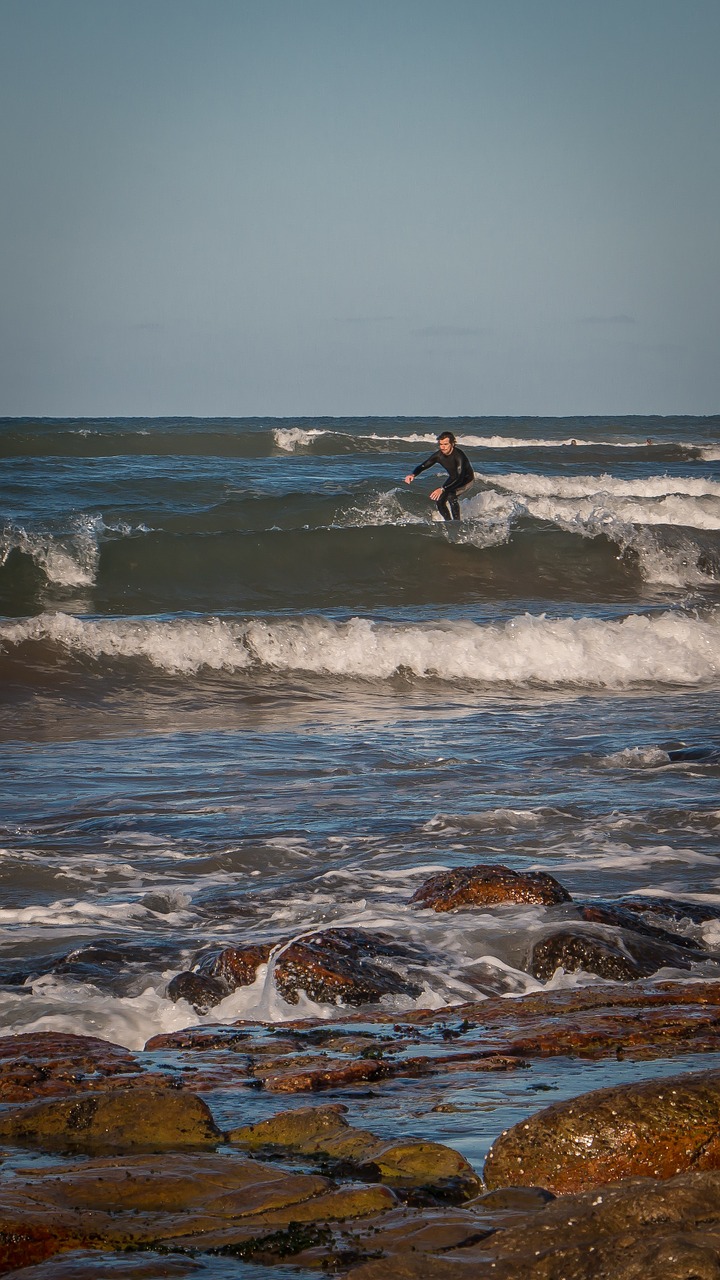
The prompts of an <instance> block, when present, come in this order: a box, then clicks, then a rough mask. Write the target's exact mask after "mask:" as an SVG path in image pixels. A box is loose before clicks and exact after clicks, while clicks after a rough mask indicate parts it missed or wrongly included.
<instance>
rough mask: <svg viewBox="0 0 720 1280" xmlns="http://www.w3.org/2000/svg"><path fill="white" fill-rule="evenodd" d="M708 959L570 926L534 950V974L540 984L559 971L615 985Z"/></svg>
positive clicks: (622, 934)
mask: <svg viewBox="0 0 720 1280" xmlns="http://www.w3.org/2000/svg"><path fill="white" fill-rule="evenodd" d="M706 958H707V957H705V956H703V955H702V953H696V952H694V951H693V952H692V954H690V953H689V952H688V951H687V950H686V949H684V948H682V947H677V946H673V945H671V944H668V943H664V942H656V941H655V940H654V939H653V938H650V937H644V936H643V935H642V934H639V933H634V932H630V931H628V930H626V929H621V930H618V931H617V934H615V935H607V934H603V933H598V932H594V931H592V930H589V929H583V928H582V927H581V926H573V925H568V926H566V927H565V928H564V929H556V930H554V932H553V933H549V934H546V936H545V937H544V938H541V939H540V941H539V942H537V943H536V944H535V946H534V947H533V952H532V958H531V961H530V972H531V973H532V975H533V977H535V978H538V979H539V981H540V982H547V981H549V979H550V978H552V976H553V974H554V973H555V971H556V970H557V969H564V970H565V972H566V973H577V972H578V970H582V971H583V972H584V973H595V974H597V975H598V977H600V978H609V979H612V980H613V981H615V982H629V981H631V980H632V979H633V978H647V977H649V976H650V974H651V973H657V972H658V970H660V969H664V968H671V969H690V968H691V965H692V961H693V960H694V959H697V960H702V959H706Z"/></svg>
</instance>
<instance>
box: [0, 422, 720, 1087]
mask: <svg viewBox="0 0 720 1280" xmlns="http://www.w3.org/2000/svg"><path fill="white" fill-rule="evenodd" d="M446 429H449V430H452V431H454V432H455V433H456V435H457V437H458V442H459V444H460V445H461V447H462V448H463V449H465V451H466V452H467V453H468V455H469V457H470V459H471V461H472V463H473V466H474V468H475V471H476V476H477V483H476V485H475V488H474V490H473V491H472V492H471V494H470V495H469V496H468V497H467V498H466V499H465V500H464V501H463V503H462V510H463V519H462V521H461V522H460V523H458V524H455V523H453V524H445V523H444V522H442V521H439V520H438V519H437V518H436V515H437V513H435V512H434V509H433V506H432V504H431V503H430V502H429V493H430V491H431V489H432V488H434V487H435V484H436V483H437V481H436V480H435V478H434V473H433V472H425V473H423V475H421V476H420V477H419V478H418V479H417V480H416V481H415V482H414V483H413V484H412V485H410V486H408V485H406V484H405V483H404V477H405V476H406V475H407V474H408V473H409V472H410V471H411V470H412V469H413V468H414V467H415V466H416V465H417V463H419V462H420V461H422V460H423V458H425V457H426V456H428V455H429V454H430V453H431V452H432V451H433V450H434V448H435V440H436V436H437V433H438V431H440V430H446ZM719 440H720V418H690V417H687V418H652V419H650V418H625V419H619V418H611V419H605V418H593V419H589V418H572V419H515V418H513V419H497V418H494V419H489V418H462V419H416V418H388V419H380V418H369V419H368V418H357V419H326V418H322V419H298V420H280V421H279V420H270V419H238V420H233V419H207V420H200V419H142V420H138V419H112V420H106V419H101V420H48V419H43V420H34V419H26V420H25V419H24V420H19V419H13V420H7V419H6V420H4V421H1V422H0V455H1V456H2V464H1V465H2V477H1V481H0V486H1V487H0V492H1V493H2V527H1V530H0V610H1V614H0V682H1V685H0V687H1V688H2V707H1V708H0V734H1V744H0V751H1V762H2V778H3V785H2V792H1V796H0V884H1V885H2V893H1V894H0V1034H5V1035H7V1034H10V1033H13V1032H19V1031H26V1030H61V1031H72V1032H79V1033H86V1034H93V1035H99V1036H102V1037H105V1038H107V1039H109V1040H113V1041H116V1042H119V1043H122V1044H124V1045H127V1046H129V1047H131V1048H138V1047H141V1046H142V1045H143V1044H144V1042H145V1041H146V1040H147V1039H148V1038H149V1037H150V1036H151V1035H154V1034H156V1033H158V1032H160V1031H169V1030H173V1029H175V1028H180V1027H183V1026H187V1025H190V1024H193V1023H201V1022H203V1021H213V1022H215V1021H218V1020H227V1021H229V1020H234V1019H238V1018H263V1019H269V1020H271V1021H275V1022H282V1021H283V1020H285V1019H289V1018H296V1017H297V1016H298V1015H313V1016H319V1017H323V1018H337V1016H338V1010H337V1009H336V1008H334V1007H330V1006H323V1005H317V1004H314V1003H313V1002H312V1001H310V1000H309V999H308V998H303V999H302V1000H301V1003H300V1005H295V1006H289V1005H286V1004H285V1003H284V1001H283V1000H282V998H281V997H280V996H279V994H278V993H277V992H276V991H275V989H274V986H273V984H272V981H271V975H269V974H268V972H267V970H261V971H260V974H259V976H258V979H257V981H256V983H255V984H254V985H253V986H252V987H247V988H242V989H240V990H238V991H236V992H234V993H233V994H232V995H230V996H228V997H227V999H226V1000H225V1001H223V1003H222V1004H221V1005H220V1006H219V1007H218V1008H216V1009H214V1010H212V1012H211V1013H210V1014H207V1015H205V1017H203V1016H201V1015H200V1014H198V1013H196V1012H195V1011H194V1010H193V1009H192V1008H191V1007H190V1006H189V1005H188V1004H186V1003H185V1002H184V1001H181V1002H179V1003H177V1004H175V1003H173V1002H172V1001H171V1000H170V999H169V998H168V996H167V984H168V981H169V979H170V978H171V977H172V976H173V975H174V974H175V973H177V972H179V971H181V970H182V969H185V968H187V967H188V966H189V965H191V964H192V962H193V959H194V957H195V956H196V955H197V954H198V953H199V952H201V951H203V950H204V949H207V948H208V947H210V946H212V945H228V944H231V943H236V944H242V943H245V942H248V941H252V942H258V941H265V940H266V941H270V942H281V941H283V940H287V939H290V938H293V937H298V936H301V935H302V934H303V933H306V932H308V931H312V930H316V929H318V928H319V927H328V926H348V925H351V926H357V927H360V928H367V929H371V930H383V931H385V932H390V933H392V935H393V936H394V937H396V938H398V939H401V940H402V939H406V940H408V941H414V942H420V943H422V944H423V945H424V946H425V947H426V948H427V949H428V951H429V952H430V953H431V955H432V956H433V957H434V961H433V964H432V965H429V966H428V968H427V969H426V970H425V971H424V973H423V976H422V992H421V994H420V996H418V997H417V998H416V999H415V1000H414V1001H413V1002H412V1003H414V1004H415V1005H417V1006H423V1007H441V1006H443V1005H446V1004H457V1003H460V1002H462V1001H464V1000H468V999H476V998H482V996H483V994H492V993H498V994H501V995H506V996H507V997H508V998H512V997H514V996H517V995H522V994H523V993H525V992H529V991H535V990H539V989H540V988H541V985H542V984H541V983H539V982H538V981H537V980H536V979H535V978H533V977H532V976H531V974H530V973H529V971H528V968H529V957H530V954H531V951H532V947H533V945H534V942H535V941H536V940H537V939H538V937H540V936H541V935H542V932H543V930H544V929H545V928H546V927H547V923H546V913H545V912H544V910H543V909H541V908H539V907H518V906H508V907H502V908H496V909H494V910H473V911H466V912H459V913H451V914H448V915H442V914H441V915H436V914H435V913H433V912H429V911H421V912H418V911H416V910H413V909H412V908H410V907H409V905H408V901H409V898H410V897H411V895H412V893H413V892H414V890H415V889H416V888H417V887H418V886H419V885H420V884H421V883H422V882H423V881H424V879H426V878H427V876H429V875H430V874H431V873H433V872H435V871H438V870H440V869H442V868H447V867H452V866H469V865H472V864H474V863H479V862H482V863H492V864H502V865H505V866H509V867H511V868H514V869H517V870H523V869H542V870H545V871H548V872H550V873H551V874H552V875H554V876H555V877H556V878H557V879H558V880H560V881H561V882H562V883H563V884H564V885H565V887H566V888H567V889H568V891H569V892H570V893H571V894H572V895H573V897H574V898H576V899H579V900H588V899H598V898H599V899H610V900H615V899H618V898H620V897H622V896H623V895H625V894H627V893H629V892H631V893H632V894H633V895H634V896H637V895H646V896H647V897H648V898H653V897H657V896H660V897H663V896H681V897H683V898H691V899H693V900H697V901H702V902H710V903H715V904H720V858H719V855H720V793H719V790H718V782H719V780H720V727H719V725H718V711H719V709H720V444H719ZM442 477H444V473H442ZM442 477H441V478H442ZM686 927H687V931H688V932H690V933H691V934H692V936H695V937H696V938H697V940H698V941H700V942H702V943H703V945H704V946H705V948H706V949H707V953H708V960H707V962H706V964H705V965H700V966H696V968H695V970H693V971H692V972H691V973H690V974H688V973H683V974H680V975H677V976H681V977H683V978H685V979H689V980H692V977H693V976H698V975H702V974H703V973H706V974H712V975H715V976H716V975H717V974H718V973H720V965H719V964H718V959H717V958H718V957H720V925H718V923H717V922H712V921H711V922H708V923H706V924H704V925H697V926H692V925H690V924H688V925H687V926H686ZM92 946H97V947H100V946H102V947H105V948H106V949H108V948H109V951H108V956H109V958H108V959H106V961H103V962H97V953H95V959H94V960H93V952H92V951H88V948H90V947H92ZM661 976H662V977H667V976H669V971H667V970H664V971H663V973H662V974H661ZM670 976H672V974H670ZM582 981H594V979H593V978H592V977H589V976H582V975H577V974H574V975H568V974H564V973H563V972H562V971H558V973H556V975H555V976H554V978H553V979H552V980H551V985H553V986H554V987H558V986H560V987H561V986H563V985H567V986H570V985H573V984H576V983H578V982H582ZM407 1004H408V998H407V997H403V998H402V999H400V998H399V997H393V998H388V999H387V1000H386V1002H384V1005H383V1007H384V1008H386V1009H394V1008H397V1009H400V1008H402V1007H407ZM494 1087H496V1088H497V1087H503V1088H505V1087H507V1088H508V1089H509V1090H510V1091H511V1092H512V1089H513V1088H514V1087H515V1086H514V1085H512V1084H510V1083H509V1082H508V1083H502V1085H497V1084H496V1085H495V1086H494ZM568 1087H570V1086H569V1085H568Z"/></svg>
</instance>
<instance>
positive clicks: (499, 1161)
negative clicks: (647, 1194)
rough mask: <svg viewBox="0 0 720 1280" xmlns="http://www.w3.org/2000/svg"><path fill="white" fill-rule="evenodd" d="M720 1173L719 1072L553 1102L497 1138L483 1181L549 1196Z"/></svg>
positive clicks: (488, 1159)
mask: <svg viewBox="0 0 720 1280" xmlns="http://www.w3.org/2000/svg"><path fill="white" fill-rule="evenodd" d="M718 1168H720V1070H716V1071H701V1072H697V1073H694V1074H690V1075H681V1076H673V1077H669V1078H666V1079H661V1080H647V1081H643V1082H642V1083H640V1084H635V1085H622V1086H620V1087H614V1088H609V1089H600V1090H597V1091H595V1092H593V1093H587V1094H583V1095H582V1096H581V1097H579V1098H573V1099H571V1100H570V1101H569V1102H558V1103H555V1104H553V1105H552V1106H550V1107H547V1108H545V1110H543V1111H539V1112H538V1113H537V1114H536V1115H534V1116H531V1117H530V1118H529V1119H528V1120H525V1121H523V1122H522V1123H520V1124H518V1125H515V1126H514V1127H513V1128H512V1129H508V1130H506V1132H505V1133H504V1134H502V1136H501V1137H499V1138H497V1139H496V1141H495V1142H494V1143H493V1145H492V1147H491V1148H490V1151H489V1153H488V1157H487V1160H486V1162H485V1172H484V1176H485V1182H486V1185H487V1187H488V1188H489V1189H490V1190H492V1189H493V1188H495V1187H502V1186H516V1185H518V1184H520V1185H526V1186H541V1187H546V1188H547V1189H548V1190H550V1191H552V1192H554V1193H555V1194H556V1195H566V1194H567V1193H569V1192H574V1191H580V1190H584V1189H586V1188H590V1187H598V1186H601V1185H603V1184H604V1183H607V1182H614V1181H616V1180H618V1179H621V1178H631V1177H648V1176H651V1177H654V1178H670V1177H672V1176H673V1175H674V1174H678V1173H683V1172H685V1171H687V1170H690V1169H718Z"/></svg>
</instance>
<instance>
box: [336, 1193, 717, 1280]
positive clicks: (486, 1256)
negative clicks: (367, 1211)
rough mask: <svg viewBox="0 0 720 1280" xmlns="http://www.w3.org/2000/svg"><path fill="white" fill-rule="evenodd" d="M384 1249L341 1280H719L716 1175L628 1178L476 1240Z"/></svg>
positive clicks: (570, 1199) (557, 1203)
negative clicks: (430, 1247)
mask: <svg viewBox="0 0 720 1280" xmlns="http://www.w3.org/2000/svg"><path fill="white" fill-rule="evenodd" d="M380 1239H381V1244H382V1243H384V1241H383V1240H382V1237H380ZM383 1253H384V1255H385V1256H382V1257H379V1258H376V1259H370V1260H368V1261H365V1262H362V1263H360V1265H357V1266H353V1267H351V1268H350V1270H349V1271H347V1272H346V1273H345V1280H387V1277H388V1276H392V1277H393V1280H468V1278H469V1277H472V1280H719V1278H720V1179H719V1178H718V1175H717V1174H713V1173H690V1174H684V1175H682V1176H681V1177H678V1178H673V1179H672V1180H670V1181H668V1182H661V1183H656V1182H652V1181H649V1180H645V1179H631V1180H629V1181H624V1182H619V1183H616V1184H614V1185H612V1186H610V1187H606V1188H604V1189H603V1191H602V1193H597V1192H595V1191H591V1192H586V1193H584V1194H582V1195H577V1196H567V1197H563V1198H562V1199H560V1200H556V1201H555V1202H553V1203H552V1204H548V1205H547V1206H546V1207H545V1208H544V1209H541V1210H539V1211H535V1212H534V1213H532V1214H530V1215H528V1217H527V1219H526V1220H525V1221H524V1222H522V1223H518V1224H514V1225H513V1226H510V1227H507V1228H503V1227H502V1226H501V1225H498V1229H497V1230H496V1231H495V1232H494V1234H492V1235H489V1236H486V1238H485V1239H483V1240H481V1241H478V1242H473V1241H468V1242H467V1243H466V1244H465V1245H462V1244H459V1245H457V1246H456V1247H455V1248H446V1249H444V1250H440V1249H438V1250H437V1251H434V1252H432V1251H428V1252H427V1253H425V1252H424V1251H423V1250H421V1249H416V1250H415V1251H414V1252H409V1251H408V1252H402V1253H399V1254H398V1253H397V1252H396V1251H395V1250H390V1249H389V1250H387V1252H386V1251H385V1250H383Z"/></svg>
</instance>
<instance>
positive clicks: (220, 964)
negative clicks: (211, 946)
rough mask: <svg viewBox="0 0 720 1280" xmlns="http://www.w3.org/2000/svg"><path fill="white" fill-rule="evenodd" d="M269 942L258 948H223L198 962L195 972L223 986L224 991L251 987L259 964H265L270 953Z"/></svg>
mask: <svg viewBox="0 0 720 1280" xmlns="http://www.w3.org/2000/svg"><path fill="white" fill-rule="evenodd" d="M272 950H273V948H272V945H271V943H269V942H265V943H262V944H261V945H259V946H247V947H225V948H224V949H223V950H222V951H220V952H217V951H215V952H210V953H208V954H207V955H205V956H203V957H202V959H201V960H200V962H199V964H198V967H197V972H198V973H199V974H202V975H203V976H206V977H209V978H212V979H216V980H217V981H219V982H220V983H224V984H225V989H226V991H235V989H236V988H237V987H250V986H252V984H253V982H254V981H255V978H256V977H257V971H258V969H259V968H260V965H261V964H267V962H268V960H269V959H270V955H271V953H272Z"/></svg>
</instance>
